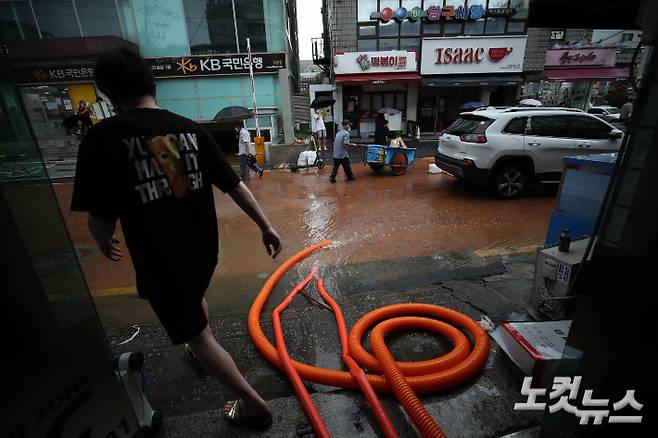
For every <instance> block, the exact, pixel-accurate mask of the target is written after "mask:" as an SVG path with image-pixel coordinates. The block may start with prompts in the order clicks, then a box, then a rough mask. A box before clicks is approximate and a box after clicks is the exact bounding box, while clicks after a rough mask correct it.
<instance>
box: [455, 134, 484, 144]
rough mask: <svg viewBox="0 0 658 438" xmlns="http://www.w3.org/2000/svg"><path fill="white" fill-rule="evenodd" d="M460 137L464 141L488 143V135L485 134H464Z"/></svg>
mask: <svg viewBox="0 0 658 438" xmlns="http://www.w3.org/2000/svg"><path fill="white" fill-rule="evenodd" d="M459 139H460V140H461V141H463V142H464V143H486V142H487V136H486V135H484V134H462V135H460V136H459Z"/></svg>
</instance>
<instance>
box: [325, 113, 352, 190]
mask: <svg viewBox="0 0 658 438" xmlns="http://www.w3.org/2000/svg"><path fill="white" fill-rule="evenodd" d="M341 125H342V127H343V129H341V130H340V131H339V132H338V134H336V138H335V140H334V168H333V170H332V171H331V176H330V177H329V182H331V183H335V182H336V174H337V173H338V167H339V166H341V165H342V166H343V171H344V172H345V175H346V176H347V180H348V181H354V180H355V179H356V178H354V174H353V173H352V166H350V154H349V153H348V152H347V149H346V146H348V147H356V145H355V144H354V143H350V121H349V120H343V122H342V123H341Z"/></svg>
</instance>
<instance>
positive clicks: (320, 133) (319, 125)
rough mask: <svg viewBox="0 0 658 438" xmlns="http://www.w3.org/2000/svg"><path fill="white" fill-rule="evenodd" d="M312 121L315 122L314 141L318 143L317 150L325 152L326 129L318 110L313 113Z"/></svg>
mask: <svg viewBox="0 0 658 438" xmlns="http://www.w3.org/2000/svg"><path fill="white" fill-rule="evenodd" d="M313 119H314V120H315V132H314V133H313V134H314V135H315V138H316V140H317V141H318V144H319V146H318V150H321V149H324V150H325V151H326V150H327V142H326V140H327V128H326V127H325V125H324V116H323V115H322V113H321V112H320V111H318V110H315V111H313Z"/></svg>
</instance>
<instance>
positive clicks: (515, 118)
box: [435, 107, 624, 198]
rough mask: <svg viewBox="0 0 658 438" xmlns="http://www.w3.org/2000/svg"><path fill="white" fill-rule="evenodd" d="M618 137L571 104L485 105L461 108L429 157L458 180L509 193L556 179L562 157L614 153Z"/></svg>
mask: <svg viewBox="0 0 658 438" xmlns="http://www.w3.org/2000/svg"><path fill="white" fill-rule="evenodd" d="M623 136H624V133H623V132H622V131H620V130H618V129H616V128H615V127H614V126H612V125H611V124H609V123H607V122H605V121H603V120H601V119H599V118H597V117H595V116H593V115H590V114H587V113H585V112H583V111H580V110H576V109H568V108H548V107H544V108H521V107H512V108H505V109H495V108H490V109H487V110H479V111H472V112H465V113H461V114H460V116H459V118H458V119H457V120H455V122H454V123H453V124H452V125H450V126H449V127H448V129H446V130H445V132H444V133H443V134H442V135H441V137H440V138H439V147H438V149H437V153H436V155H435V162H436V165H437V166H439V167H440V168H441V169H442V170H444V171H446V172H447V173H449V174H451V175H453V176H455V177H456V178H458V179H461V180H465V181H472V182H476V183H480V184H482V183H483V184H486V185H487V186H489V187H490V188H491V190H492V191H493V193H494V194H496V195H497V196H499V197H501V198H515V197H517V196H519V195H520V194H521V193H522V192H523V190H524V189H525V188H526V186H527V185H528V183H530V182H559V180H560V175H561V172H562V158H563V157H564V156H568V155H586V154H595V153H602V152H616V151H617V150H619V147H620V146H621V140H622V137H623Z"/></svg>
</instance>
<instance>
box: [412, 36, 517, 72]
mask: <svg viewBox="0 0 658 438" xmlns="http://www.w3.org/2000/svg"><path fill="white" fill-rule="evenodd" d="M526 40H527V37H526V36H525V35H519V36H506V37H485V38H478V37H475V38H473V37H459V38H424V39H423V51H422V62H421V66H420V74H421V75H441V74H460V73H520V72H522V71H523V59H524V57H525V46H526Z"/></svg>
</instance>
